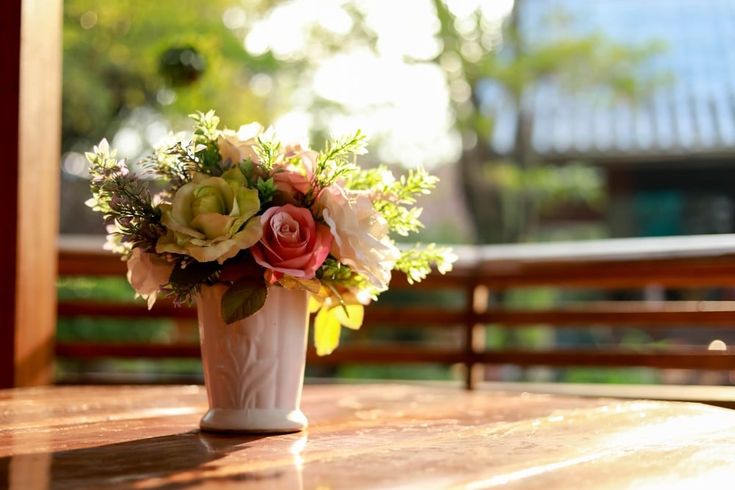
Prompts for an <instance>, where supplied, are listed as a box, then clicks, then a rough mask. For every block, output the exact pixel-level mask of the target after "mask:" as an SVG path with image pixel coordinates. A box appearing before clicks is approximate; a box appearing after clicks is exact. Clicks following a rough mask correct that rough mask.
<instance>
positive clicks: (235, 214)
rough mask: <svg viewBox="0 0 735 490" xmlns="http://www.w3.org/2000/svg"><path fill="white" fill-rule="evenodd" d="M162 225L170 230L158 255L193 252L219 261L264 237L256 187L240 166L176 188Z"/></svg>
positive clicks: (200, 257) (165, 207) (200, 176)
mask: <svg viewBox="0 0 735 490" xmlns="http://www.w3.org/2000/svg"><path fill="white" fill-rule="evenodd" d="M161 209H162V211H163V216H162V218H161V223H163V225H164V226H165V227H166V228H167V229H168V233H167V234H166V235H164V236H162V237H161V238H160V239H159V240H158V243H157V244H156V252H157V253H166V252H170V253H177V254H185V255H190V256H191V257H193V258H194V259H196V260H198V261H199V262H210V261H213V260H216V261H217V262H219V263H220V264H221V263H223V262H224V261H225V260H227V259H229V258H231V257H234V256H235V255H237V253H238V252H239V251H240V250H243V249H246V248H249V247H251V246H252V245H253V244H254V243H256V242H257V241H258V240H260V236H261V234H262V227H261V225H260V220H259V219H258V217H256V216H255V214H256V213H257V212H258V211H259V210H260V200H259V199H258V191H257V190H255V189H248V188H247V187H246V182H245V176H244V175H243V174H242V172H240V170H239V169H237V168H232V169H230V170H228V171H227V172H225V173H224V174H223V175H222V177H210V176H207V175H204V174H197V175H195V176H194V179H193V181H192V182H190V183H188V184H184V185H183V186H181V188H179V190H178V191H176V194H175V195H174V198H173V202H172V203H171V204H170V205H166V204H162V205H161Z"/></svg>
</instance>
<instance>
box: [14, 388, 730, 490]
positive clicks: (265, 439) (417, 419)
mask: <svg viewBox="0 0 735 490" xmlns="http://www.w3.org/2000/svg"><path fill="white" fill-rule="evenodd" d="M302 407H303V410H304V412H305V413H306V414H307V416H308V417H309V419H310V422H311V427H310V428H309V430H308V432H306V433H303V434H290V435H282V436H225V435H213V434H204V433H200V432H199V431H198V429H197V425H198V421H199V417H200V416H201V414H202V413H203V412H204V410H205V408H206V396H205V393H204V390H203V388H202V387H199V386H183V387H181V386H179V387H51V388H38V389H35V388H34V389H17V390H5V391H0V458H2V459H1V461H2V462H1V463H0V488H6V487H7V488H11V489H23V490H27V489H47V488H52V489H57V488H58V489H67V488H68V489H112V488H129V489H161V490H163V489H166V490H174V489H184V488H186V489H188V488H217V489H225V490H226V489H230V488H232V489H235V488H237V489H252V488H257V489H261V488H278V489H301V488H305V489H324V490H326V489H341V488H348V489H360V488H418V489H427V488H471V489H475V488H495V487H502V488H504V489H516V488H523V489H543V490H554V489H620V488H636V489H644V488H645V489H647V488H665V489H667V490H668V489H673V488H682V489H683V488H707V490H711V489H713V488H728V489H730V488H733V475H735V411H731V410H727V409H722V408H716V407H710V406H705V405H699V404H693V403H676V402H653V401H636V400H627V401H622V400H611V399H597V398H594V399H591V398H586V399H585V398H574V397H563V396H551V395H537V394H527V393H503V392H499V391H476V392H465V391H460V390H458V389H453V388H437V387H427V386H410V385H387V384H386V385H322V386H307V387H306V389H305V393H304V400H303V404H302Z"/></svg>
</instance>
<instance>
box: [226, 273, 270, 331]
mask: <svg viewBox="0 0 735 490" xmlns="http://www.w3.org/2000/svg"><path fill="white" fill-rule="evenodd" d="M267 296H268V288H267V287H266V286H265V284H256V283H253V281H252V279H247V280H244V281H240V282H236V283H235V284H233V285H232V286H230V288H229V289H228V290H227V291H225V294H223V295H222V318H224V320H225V322H226V323H228V324H230V323H234V322H236V321H238V320H242V319H243V318H247V317H249V316H250V315H252V314H254V313H256V312H257V311H258V310H260V309H261V308H262V307H263V305H264V304H265V299H266V297H267Z"/></svg>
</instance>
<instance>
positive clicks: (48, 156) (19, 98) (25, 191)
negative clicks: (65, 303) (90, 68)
mask: <svg viewBox="0 0 735 490" xmlns="http://www.w3.org/2000/svg"><path fill="white" fill-rule="evenodd" d="M9 3H10V4H11V5H12V7H11V8H10V11H11V12H13V11H14V10H15V9H16V8H17V7H18V6H20V13H21V15H20V19H19V24H18V25H19V26H20V32H19V33H17V34H19V36H20V37H19V39H18V40H17V41H16V42H15V43H14V44H11V46H10V50H11V51H12V50H14V49H16V48H19V57H18V58H17V66H16V67H15V68H14V69H11V70H9V72H7V74H5V73H6V72H3V73H4V77H5V76H8V77H17V80H18V82H17V86H18V91H16V94H15V97H16V101H15V104H14V105H15V107H17V112H15V111H16V109H15V108H11V109H12V111H13V112H12V114H7V115H6V116H4V118H8V119H11V120H13V121H15V122H16V124H17V130H16V131H14V132H12V133H10V134H9V135H8V136H9V137H13V136H16V135H17V142H18V143H17V159H13V160H10V161H6V165H10V166H13V167H14V169H11V170H10V171H9V172H8V173H7V174H4V175H5V177H6V178H10V179H11V180H13V179H14V180H16V182H17V185H14V184H13V183H11V184H10V187H11V190H10V191H9V195H10V196H14V198H15V203H13V204H12V205H10V206H7V207H6V206H5V204H4V203H3V207H2V209H3V211H4V215H5V216H6V217H9V218H10V221H9V223H6V226H5V229H4V232H5V233H6V236H4V239H3V242H4V245H3V248H5V247H7V246H13V247H15V253H12V254H6V253H5V250H4V249H3V253H2V256H3V262H4V263H5V262H8V261H9V262H10V263H11V264H13V266H14V270H13V271H12V276H10V274H11V271H10V270H6V269H5V268H3V270H2V272H1V274H2V278H0V279H1V281H2V283H3V284H5V283H8V282H9V281H14V285H13V287H8V288H7V289H6V288H5V287H3V288H2V290H1V291H0V294H1V295H3V296H4V297H5V296H6V295H7V296H10V297H12V307H11V308H10V310H9V311H5V312H4V313H3V318H2V322H3V324H2V329H3V330H2V331H3V332H4V333H5V334H4V336H3V337H4V341H3V344H5V342H8V343H9V345H12V352H11V353H9V355H7V356H6V355H3V362H4V363H5V364H6V365H3V373H4V374H5V376H4V378H3V380H2V382H3V384H4V385H5V386H7V385H8V384H10V383H12V384H14V385H15V386H29V385H37V384H47V383H49V382H50V381H51V378H52V372H51V370H52V361H53V338H54V333H55V328H56V289H55V288H56V268H57V266H56V261H57V251H56V247H55V242H56V237H57V234H58V206H59V201H58V199H59V173H60V170H59V155H60V135H61V130H60V129H61V14H62V4H63V2H62V1H61V0H23V1H16V0H12V1H11V2H9ZM4 15H5V13H4ZM11 17H13V15H12V13H11ZM11 32H16V30H15V29H13V30H11ZM4 49H5V48H4ZM7 99H8V98H6V96H5V95H4V96H3V99H2V100H3V103H5V102H6V101H7V103H8V105H9V106H10V105H13V104H11V102H12V101H10V100H7ZM15 115H17V118H14V117H13V116H15ZM12 153H13V152H11V156H12ZM8 175H9V177H8ZM3 193H5V191H4V192H3ZM8 244H9V245H8ZM6 303H7V297H6V298H5V299H4V300H3V301H2V306H3V308H5V304H6ZM11 322H12V323H11ZM11 330H12V332H11ZM11 333H12V338H11ZM6 349H7V348H6ZM4 354H5V353H4ZM11 362H12V365H10V363H11ZM9 374H10V375H9ZM6 378H7V379H6Z"/></svg>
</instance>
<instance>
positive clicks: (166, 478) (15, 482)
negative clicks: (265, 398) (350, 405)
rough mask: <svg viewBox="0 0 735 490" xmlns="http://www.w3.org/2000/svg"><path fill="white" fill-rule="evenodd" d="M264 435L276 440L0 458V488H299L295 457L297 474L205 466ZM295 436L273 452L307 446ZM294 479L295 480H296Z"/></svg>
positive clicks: (194, 439) (210, 440) (138, 443)
mask: <svg viewBox="0 0 735 490" xmlns="http://www.w3.org/2000/svg"><path fill="white" fill-rule="evenodd" d="M266 437H271V438H275V437H276V436H265V435H260V436H242V435H225V434H204V433H200V432H198V431H195V432H186V433H182V434H173V435H168V436H161V437H153V438H148V439H139V440H134V441H128V442H121V443H115V444H108V445H103V446H95V447H89V448H83V449H71V450H68V451H57V452H52V453H35V454H24V455H17V456H13V457H4V458H0V488H8V489H11V490H20V489H22V490H26V489H28V490H31V489H37V488H38V489H48V488H52V489H65V488H69V489H86V488H95V489H100V488H101V489H104V488H105V487H113V488H122V489H133V488H150V489H156V490H178V489H183V488H190V487H193V486H199V485H202V484H203V483H205V482H206V483H207V484H213V485H215V487H216V488H223V487H226V486H228V484H233V485H235V486H238V487H239V486H240V485H243V482H250V483H255V484H256V486H258V484H264V485H266V486H270V485H273V486H274V487H277V488H300V486H301V484H300V482H301V475H300V465H298V464H297V462H296V459H294V465H292V468H295V472H294V471H293V470H292V468H289V467H283V466H281V467H280V468H274V469H273V470H272V471H257V472H252V471H247V470H244V471H238V469H237V465H234V466H232V467H230V466H225V467H224V471H223V467H222V466H220V465H208V464H207V463H211V462H213V461H216V460H219V459H222V458H224V457H225V456H227V455H229V454H231V453H234V452H240V451H247V450H248V448H249V447H250V445H251V444H252V443H253V442H255V441H257V440H259V439H263V438H266ZM299 437H300V438H301V439H297V440H296V442H294V439H293V437H290V438H289V437H286V438H285V439H283V438H281V440H280V441H279V444H276V445H275V447H276V450H278V449H277V448H278V447H282V448H283V451H284V455H286V456H290V455H291V454H293V447H294V446H299V447H302V446H303V443H304V442H305V438H306V437H305V436H299ZM281 443H282V444H281ZM244 454H245V455H246V454H247V453H244ZM294 458H297V456H294ZM291 473H294V474H291ZM294 476H296V477H298V478H296V480H294V478H293V477H294ZM284 477H285V481H284ZM268 484H270V485H268ZM294 484H295V485H294ZM4 485H7V487H5V486H4Z"/></svg>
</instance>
